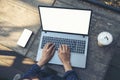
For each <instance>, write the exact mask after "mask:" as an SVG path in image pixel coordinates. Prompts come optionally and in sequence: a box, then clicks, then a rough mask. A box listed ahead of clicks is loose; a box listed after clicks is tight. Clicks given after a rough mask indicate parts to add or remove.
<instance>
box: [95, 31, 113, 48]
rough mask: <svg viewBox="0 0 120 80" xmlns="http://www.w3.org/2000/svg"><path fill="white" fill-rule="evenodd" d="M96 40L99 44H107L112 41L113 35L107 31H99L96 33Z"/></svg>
mask: <svg viewBox="0 0 120 80" xmlns="http://www.w3.org/2000/svg"><path fill="white" fill-rule="evenodd" d="M97 40H98V45H99V46H107V45H110V44H111V43H112V41H113V37H112V34H110V33H109V32H101V33H100V34H99V35H98V37H97Z"/></svg>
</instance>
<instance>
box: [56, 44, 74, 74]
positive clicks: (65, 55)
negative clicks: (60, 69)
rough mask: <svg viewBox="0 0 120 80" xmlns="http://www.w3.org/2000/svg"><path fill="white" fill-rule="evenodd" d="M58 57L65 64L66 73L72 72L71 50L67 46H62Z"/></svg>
mask: <svg viewBox="0 0 120 80" xmlns="http://www.w3.org/2000/svg"><path fill="white" fill-rule="evenodd" d="M58 56H59V58H60V60H61V61H62V63H63V66H64V69H65V72H66V71H69V70H72V67H71V63H70V48H69V47H68V46H67V45H65V44H62V45H60V47H59V49H58Z"/></svg>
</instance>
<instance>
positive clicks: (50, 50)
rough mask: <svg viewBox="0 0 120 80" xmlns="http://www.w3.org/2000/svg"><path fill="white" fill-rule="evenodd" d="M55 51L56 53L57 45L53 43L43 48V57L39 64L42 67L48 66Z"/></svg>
mask: <svg viewBox="0 0 120 80" xmlns="http://www.w3.org/2000/svg"><path fill="white" fill-rule="evenodd" d="M54 51H55V45H54V44H53V43H47V44H46V45H45V46H44V48H43V51H42V57H41V59H40V61H38V63H37V64H38V65H39V66H40V67H41V66H43V65H44V64H46V63H47V62H48V61H49V60H50V59H51V58H52V56H53V55H54Z"/></svg>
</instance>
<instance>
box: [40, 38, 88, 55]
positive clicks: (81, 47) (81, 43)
mask: <svg viewBox="0 0 120 80" xmlns="http://www.w3.org/2000/svg"><path fill="white" fill-rule="evenodd" d="M48 42H51V43H54V44H55V49H56V50H58V48H59V46H60V45H61V44H66V45H68V46H69V48H70V51H71V52H74V53H80V54H84V52H85V44H86V41H85V40H74V39H66V38H57V37H49V36H43V39H42V46H41V48H42V49H43V47H44V45H45V44H46V43H48Z"/></svg>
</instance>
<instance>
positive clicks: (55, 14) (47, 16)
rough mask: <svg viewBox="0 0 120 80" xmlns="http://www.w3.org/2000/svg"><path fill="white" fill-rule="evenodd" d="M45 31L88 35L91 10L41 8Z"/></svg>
mask: <svg viewBox="0 0 120 80" xmlns="http://www.w3.org/2000/svg"><path fill="white" fill-rule="evenodd" d="M39 9H40V15H41V19H42V26H43V30H48V31H58V32H68V33H77V34H86V35H87V34H88V29H89V23H90V16H91V11H90V10H74V9H60V8H47V7H39Z"/></svg>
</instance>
